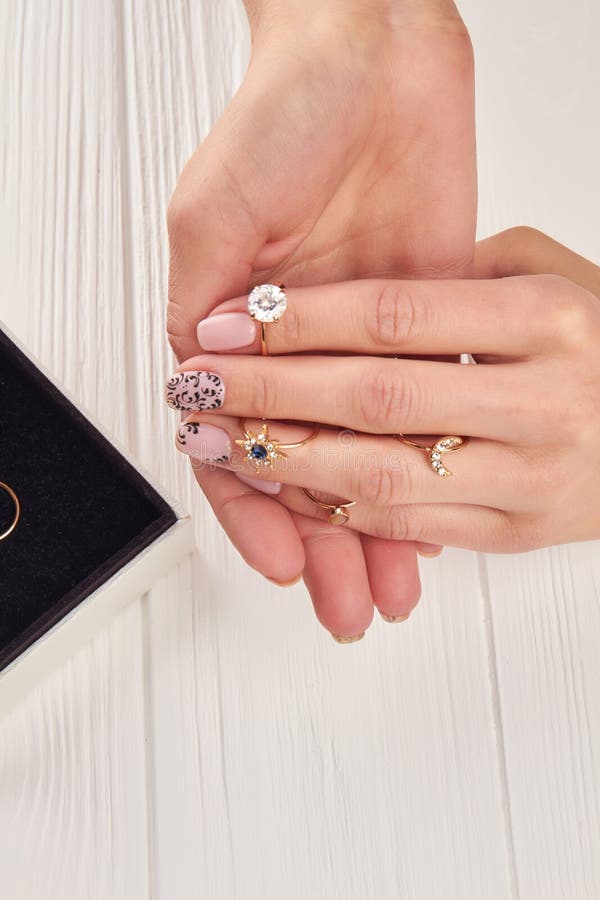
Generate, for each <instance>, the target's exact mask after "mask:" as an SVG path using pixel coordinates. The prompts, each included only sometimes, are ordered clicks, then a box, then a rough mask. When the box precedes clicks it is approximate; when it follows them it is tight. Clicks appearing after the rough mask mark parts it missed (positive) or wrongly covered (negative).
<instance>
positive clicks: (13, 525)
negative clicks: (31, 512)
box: [0, 481, 21, 541]
mask: <svg viewBox="0 0 600 900" xmlns="http://www.w3.org/2000/svg"><path fill="white" fill-rule="evenodd" d="M0 490H2V491H4V493H6V494H8V496H9V497H10V499H11V500H12V502H13V504H14V507H15V514H14V517H13V520H12V522H11V523H10V525H9V526H8V528H7V529H6V531H3V532H2V533H1V534H0V541H3V540H4V538H7V537H8V536H9V534H12V532H13V531H14V530H15V528H16V527H17V522H18V521H19V517H20V515H21V504H20V503H19V498H18V497H17V495H16V494H15V492H14V491H13V489H12V488H11V487H9V486H8V485H7V484H4V482H3V481H0Z"/></svg>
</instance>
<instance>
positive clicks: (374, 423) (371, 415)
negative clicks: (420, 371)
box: [358, 366, 424, 434]
mask: <svg viewBox="0 0 600 900" xmlns="http://www.w3.org/2000/svg"><path fill="white" fill-rule="evenodd" d="M358 403H359V406H360V409H359V412H360V415H361V417H362V420H363V423H364V425H365V426H366V429H367V431H369V432H371V433H372V434H394V433H395V432H396V431H402V430H404V426H402V427H400V424H399V423H401V422H402V423H404V422H410V423H412V422H415V421H417V420H418V419H419V418H420V417H421V415H422V413H423V407H424V399H423V396H422V391H421V387H420V385H419V383H418V382H416V381H415V380H413V379H410V378H408V377H407V376H398V375H394V374H393V372H392V367H391V366H390V367H381V366H380V367H378V368H369V369H368V370H367V371H366V372H365V374H364V375H363V376H362V378H361V382H360V384H359V390H358Z"/></svg>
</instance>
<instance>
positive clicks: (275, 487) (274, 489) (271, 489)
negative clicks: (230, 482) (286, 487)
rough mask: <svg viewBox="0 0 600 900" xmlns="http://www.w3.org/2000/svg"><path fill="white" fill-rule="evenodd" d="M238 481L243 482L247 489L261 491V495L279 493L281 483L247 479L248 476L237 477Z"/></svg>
mask: <svg viewBox="0 0 600 900" xmlns="http://www.w3.org/2000/svg"><path fill="white" fill-rule="evenodd" d="M238 478H239V479H240V481H243V482H244V484H247V485H249V487H253V488H256V490H257V491H262V492H263V494H271V495H272V494H278V493H279V492H280V491H281V482H280V481H262V480H261V479H260V478H249V477H248V475H238Z"/></svg>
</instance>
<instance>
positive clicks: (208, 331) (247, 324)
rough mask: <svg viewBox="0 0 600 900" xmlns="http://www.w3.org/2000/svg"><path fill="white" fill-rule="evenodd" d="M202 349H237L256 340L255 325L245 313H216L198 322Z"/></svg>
mask: <svg viewBox="0 0 600 900" xmlns="http://www.w3.org/2000/svg"><path fill="white" fill-rule="evenodd" d="M197 333H198V341H199V343H200V346H201V347H202V349H203V350H214V351H217V352H218V351H220V350H238V349H240V348H241V347H247V346H248V345H249V344H252V343H253V342H254V341H255V340H256V325H255V324H254V322H253V321H252V319H251V318H250V316H249V315H248V314H247V313H241V312H240V313H235V312H233V313H218V315H216V316H209V317H208V318H207V319H203V320H202V321H201V322H200V323H199V324H198V329H197Z"/></svg>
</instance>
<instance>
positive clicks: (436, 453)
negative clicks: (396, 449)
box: [392, 434, 470, 478]
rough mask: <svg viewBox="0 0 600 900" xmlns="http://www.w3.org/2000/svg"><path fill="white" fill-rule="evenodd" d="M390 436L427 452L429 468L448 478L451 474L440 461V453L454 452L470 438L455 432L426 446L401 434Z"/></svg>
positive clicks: (465, 444)
mask: <svg viewBox="0 0 600 900" xmlns="http://www.w3.org/2000/svg"><path fill="white" fill-rule="evenodd" d="M392 437H395V438H396V440H397V441H401V442H402V443H403V444H407V445H408V446H409V447H416V448H417V450H423V451H424V452H425V453H427V454H428V456H429V462H430V464H431V468H432V469H433V471H434V472H436V473H437V474H438V475H439V476H440V478H449V477H450V476H451V475H452V472H451V471H450V469H447V468H446V466H445V465H444V464H443V462H442V454H443V453H454V451H455V450H462V448H463V447H466V446H467V444H468V443H469V440H470V438H468V437H458V435H456V434H449V435H446V436H445V437H441V438H438V440H437V441H436V442H435V443H434V444H433V445H432V446H431V447H427V446H425V445H423V444H417V442H416V441H411V440H410V439H409V438H405V437H404V435H403V434H394V435H392Z"/></svg>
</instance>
